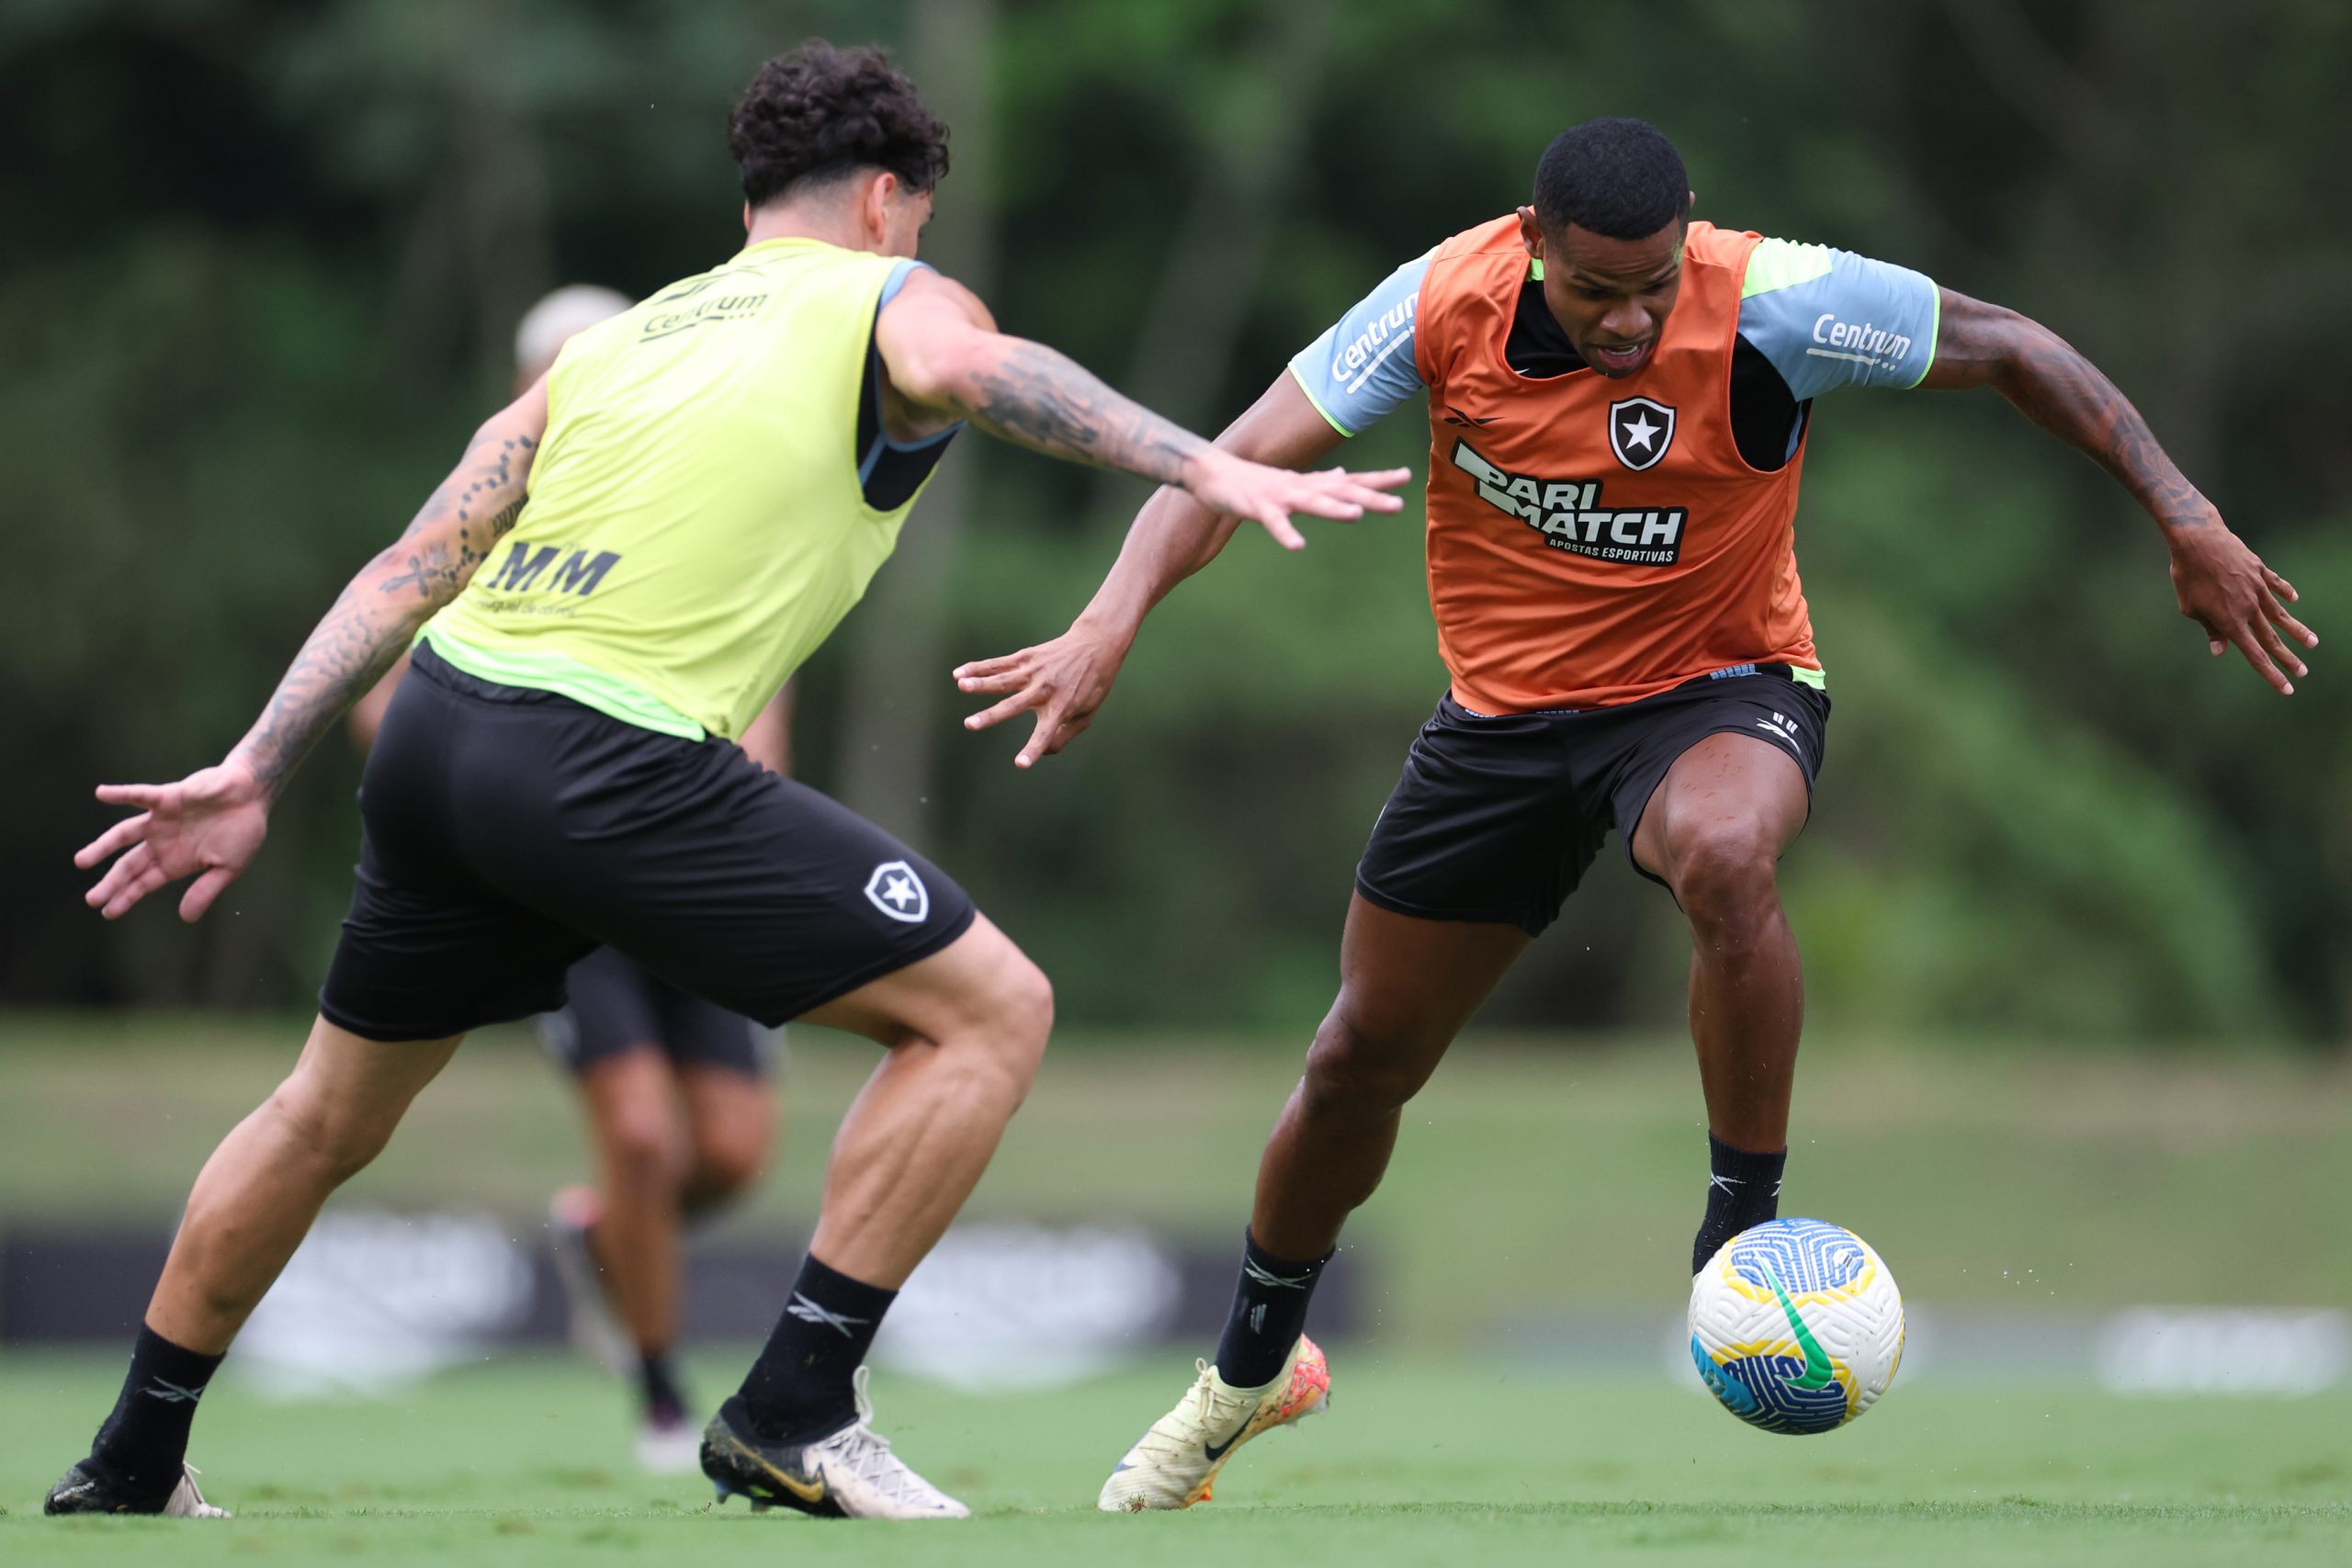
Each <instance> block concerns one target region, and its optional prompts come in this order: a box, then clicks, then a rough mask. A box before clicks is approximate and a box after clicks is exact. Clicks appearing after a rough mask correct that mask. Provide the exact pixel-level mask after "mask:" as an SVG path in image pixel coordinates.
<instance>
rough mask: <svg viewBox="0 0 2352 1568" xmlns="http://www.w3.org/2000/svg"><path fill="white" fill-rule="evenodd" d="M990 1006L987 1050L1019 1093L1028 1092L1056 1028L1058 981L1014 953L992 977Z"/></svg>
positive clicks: (1025, 957)
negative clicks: (1055, 1014) (1055, 1002)
mask: <svg viewBox="0 0 2352 1568" xmlns="http://www.w3.org/2000/svg"><path fill="white" fill-rule="evenodd" d="M987 1011H988V1022H987V1025H986V1028H985V1030H984V1033H985V1034H986V1035H987V1037H988V1040H989V1055H990V1056H991V1057H992V1058H993V1060H994V1061H995V1063H996V1065H997V1066H998V1067H999V1068H1000V1069H1001V1071H1002V1072H1003V1073H1004V1074H1005V1075H1006V1077H1008V1079H1009V1080H1010V1081H1011V1083H1012V1087H1013V1089H1014V1092H1015V1096H1016V1098H1020V1097H1025V1096H1026V1095H1027V1094H1028V1092H1029V1086H1030V1085H1031V1084H1032V1083H1033V1082H1035V1079H1036V1077H1037V1067H1038V1065H1039V1064H1040V1063H1041V1062H1043V1061H1044V1060H1045V1056H1046V1040H1047V1039H1048V1038H1049V1037H1050V1036H1051V1035H1052V1034H1053V1032H1054V983H1053V982H1052V981H1051V980H1049V979H1047V978H1046V972H1045V971H1044V970H1043V969H1040V968H1038V967H1037V965H1036V964H1034V963H1032V962H1031V961H1030V960H1029V959H1028V957H1027V956H1026V955H1023V954H1015V955H1014V957H1013V958H1012V960H1011V961H1009V962H1008V963H1006V964H1003V965H1002V966H1001V968H1000V969H999V970H998V971H997V973H996V975H995V976H994V977H993V978H992V980H991V981H990V984H989V1000H988V1009H987Z"/></svg>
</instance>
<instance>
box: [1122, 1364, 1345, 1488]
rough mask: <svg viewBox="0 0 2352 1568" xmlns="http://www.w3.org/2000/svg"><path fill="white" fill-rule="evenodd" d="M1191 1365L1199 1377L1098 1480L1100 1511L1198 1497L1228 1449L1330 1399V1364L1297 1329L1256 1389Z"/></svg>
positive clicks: (1213, 1480)
mask: <svg viewBox="0 0 2352 1568" xmlns="http://www.w3.org/2000/svg"><path fill="white" fill-rule="evenodd" d="M1193 1366H1194V1367H1195V1368H1196V1369H1197V1370H1198V1371H1199V1372H1200V1376H1199V1378H1198V1379H1197V1380H1195V1381H1194V1382H1193V1386H1192V1387H1191V1388H1189V1389H1187V1390H1186V1391H1185V1393H1184V1397H1183V1398H1182V1399H1180V1400H1178V1401H1177V1402H1176V1408H1175V1409H1173V1410H1171V1411H1170V1412H1169V1413H1168V1414H1167V1415H1165V1416H1161V1417H1160V1418H1159V1420H1158V1421H1155V1422H1153V1423H1152V1427H1151V1430H1150V1431H1148V1432H1146V1433H1145V1434H1144V1435H1143V1436H1142V1437H1141V1438H1138V1439H1137V1440H1136V1446H1135V1447H1134V1448H1131V1449H1129V1450H1127V1457H1126V1458H1125V1459H1123V1460H1121V1461H1119V1462H1118V1465H1117V1466H1116V1467H1115V1468H1114V1469H1113V1471H1112V1472H1111V1478H1110V1479H1109V1480H1108V1481H1105V1482H1104V1483H1103V1495H1101V1496H1100V1497H1098V1498H1096V1499H1095V1504H1094V1506H1096V1507H1098V1508H1101V1509H1102V1510H1103V1512H1104V1513H1108V1514H1139V1513H1142V1512H1143V1511H1144V1510H1145V1509H1147V1508H1189V1507H1191V1506H1193V1504H1195V1503H1205V1502H1207V1501H1208V1500H1209V1491H1210V1488H1212V1487H1214V1486H1215V1485H1216V1476H1217V1472H1219V1471H1221V1470H1223V1469H1224V1468H1225V1461H1227V1460H1229V1459H1231V1458H1232V1457H1233V1450H1236V1449H1238V1448H1239V1447H1240V1446H1241V1445H1242V1444H1244V1443H1246V1442H1248V1441H1249V1440H1250V1438H1254V1437H1256V1436H1257V1435H1258V1434H1259V1433H1261V1432H1271V1431H1272V1430H1273V1429H1274V1428H1275V1427H1287V1426H1289V1425H1290V1424H1291V1423H1292V1422H1294V1421H1298V1420H1302V1419H1304V1418H1306V1416H1314V1415H1318V1414H1320V1413H1321V1412H1322V1410H1323V1409H1324V1407H1325V1406H1326V1405H1327V1404H1329V1402H1330V1398H1331V1368H1330V1365H1329V1363H1328V1362H1327V1361H1325V1360H1324V1359H1323V1352H1322V1350H1321V1349H1320V1348H1317V1345H1316V1343H1315V1341H1314V1340H1312V1339H1309V1338H1307V1337H1306V1336H1305V1335H1303V1334H1302V1335H1300V1336H1299V1339H1298V1343H1297V1344H1296V1345H1294V1346H1292V1347H1291V1352H1290V1359H1288V1360H1285V1361H1284V1362H1283V1370H1282V1371H1281V1373H1280V1374H1279V1375H1278V1376H1276V1377H1275V1379H1274V1381H1273V1382H1270V1383H1268V1384H1266V1385H1265V1386H1264V1387H1263V1388H1235V1387H1234V1386H1233V1385H1232V1384H1230V1383H1228V1382H1226V1381H1225V1380H1224V1379H1223V1378H1221V1377H1219V1376H1217V1375H1216V1368H1215V1367H1212V1366H1210V1365H1209V1364H1208V1363H1207V1362H1206V1361H1195V1362H1193Z"/></svg>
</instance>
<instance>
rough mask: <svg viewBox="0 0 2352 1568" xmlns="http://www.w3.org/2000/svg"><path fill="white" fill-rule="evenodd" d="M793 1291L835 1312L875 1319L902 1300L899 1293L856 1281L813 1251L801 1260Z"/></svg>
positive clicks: (793, 1283) (862, 1281) (863, 1281)
mask: <svg viewBox="0 0 2352 1568" xmlns="http://www.w3.org/2000/svg"><path fill="white" fill-rule="evenodd" d="M792 1288H793V1289H794V1290H795V1291H797V1292H800V1293H802V1294H804V1295H806V1296H808V1297H809V1299H810V1300H811V1301H814V1302H818V1303H821V1304H822V1305H824V1306H827V1307H830V1308H831V1309H832V1310H833V1311H835V1312H844V1313H850V1314H854V1315H856V1316H859V1317H868V1318H876V1319H878V1318H880V1317H881V1315H882V1314H884V1313H886V1312H888V1311H889V1310H890V1303H892V1302H895V1301H897V1300H898V1299H899V1292H896V1291H886V1290H884V1289H883V1288H882V1287H881V1286H879V1285H869V1284H867V1283H866V1282H865V1280H853V1279H851V1278H850V1277H849V1276H848V1275H846V1274H844V1273H842V1271H841V1270H840V1269H834V1268H831V1267H829V1266H827V1265H826V1264H824V1263H822V1262H820V1261H819V1260H818V1258H817V1255H816V1254H815V1253H813V1252H812V1253H810V1254H809V1256H808V1257H806V1258H802V1259H801V1260H800V1277H799V1278H798V1279H797V1280H794V1281H793V1282H792Z"/></svg>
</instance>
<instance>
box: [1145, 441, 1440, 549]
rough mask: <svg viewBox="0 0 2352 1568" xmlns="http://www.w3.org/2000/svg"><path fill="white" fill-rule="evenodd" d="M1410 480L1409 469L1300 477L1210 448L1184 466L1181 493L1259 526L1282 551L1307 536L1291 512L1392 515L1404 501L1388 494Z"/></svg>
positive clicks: (1344, 518) (1349, 518)
mask: <svg viewBox="0 0 2352 1568" xmlns="http://www.w3.org/2000/svg"><path fill="white" fill-rule="evenodd" d="M1412 477H1413V470H1412V469H1410V468H1379V469H1374V470H1372V471H1370V472H1366V473H1351V472H1350V471H1349V470H1347V469H1345V468H1325V469H1323V470H1321V471H1320V472H1318V473H1312V474H1302V473H1298V472H1295V470H1293V469H1290V468H1269V467H1268V466H1266V465H1265V464H1263V463H1253V462H1250V460H1249V459H1248V458H1246V457H1235V456H1233V455H1232V454H1231V453H1230V452H1227V451H1224V450H1222V449H1220V448H1218V447H1215V446H1212V447H1210V448H1208V449H1207V450H1206V451H1204V452H1202V453H1200V454H1199V455H1197V456H1196V457H1193V460H1192V461H1191V462H1190V463H1188V464H1187V465H1185V471H1184V489H1185V490H1187V491H1190V492H1191V493H1192V496H1193V500H1195V501H1197V502H1200V503H1201V504H1202V505H1204V506H1206V507H1208V508H1210V509H1211V510H1212V511H1216V512H1222V513H1225V514H1226V515H1227V516H1229V517H1242V518H1247V519H1249V520H1250V522H1252V523H1256V524H1258V525H1261V527H1263V528H1264V529H1265V530H1266V532H1267V533H1269V534H1272V536H1274V542H1275V543H1276V544H1279V545H1280V546H1282V547H1283V548H1284V549H1286V550H1303V549H1305V548H1306V536H1305V535H1303V534H1301V533H1300V532H1299V531H1298V529H1297V528H1296V527H1295V526H1294V525H1292V523H1291V520H1290V519H1291V514H1292V513H1303V514H1305V515H1306V516H1309V517H1329V518H1334V519H1336V520H1338V521H1340V522H1342V523H1352V522H1354V521H1355V520H1356V519H1357V518H1359V517H1361V516H1363V514H1364V513H1367V512H1395V511H1397V510H1399V509H1401V508H1402V507H1403V506H1404V504H1405V503H1404V502H1403V501H1402V500H1400V499H1399V498H1398V497H1397V496H1395V495H1393V494H1391V493H1389V492H1390V491H1395V490H1397V489H1398V488H1400V487H1401V486H1402V485H1403V484H1404V483H1405V481H1406V480H1408V479H1411V478H1412Z"/></svg>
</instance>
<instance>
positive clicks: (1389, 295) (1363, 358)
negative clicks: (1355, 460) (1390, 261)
mask: <svg viewBox="0 0 2352 1568" xmlns="http://www.w3.org/2000/svg"><path fill="white" fill-rule="evenodd" d="M1434 254H1436V253H1435V252H1434V251H1430V252H1429V253H1426V254H1421V255H1418V256H1415V257H1414V258H1413V259H1412V260H1411V261H1408V262H1407V263H1406V264H1405V265H1403V266H1400V267H1398V268H1397V270H1396V271H1395V272H1392V273H1390V274H1389V275H1388V276H1386V277H1384V278H1382V279H1381V280H1380V285H1379V287H1378V288H1374V290H1373V291H1372V292H1371V293H1369V294H1367V295H1365V296H1364V297H1363V299H1361V300H1358V301H1357V303H1356V306H1355V308H1354V309H1353V310H1350V311H1349V312H1348V313H1347V314H1346V315H1344V316H1342V317H1340V320H1339V321H1338V322H1337V323H1336V324H1335V325H1334V326H1333V327H1332V328H1331V330H1330V331H1329V332H1327V333H1324V334H1323V335H1322V336H1321V337H1318V338H1317V339H1316V340H1315V341H1314V342H1313V343H1310V344H1307V345H1306V347H1305V348H1302V349H1300V350H1299V351H1298V355H1297V357H1295V358H1294V359H1293V360H1292V361H1291V362H1290V373H1291V374H1292V375H1293V376H1294V377H1295V378H1297V379H1298V384H1299V386H1300V388H1301V389H1304V390H1305V391H1306V400H1307V401H1308V402H1311V403H1313V404H1314V405H1315V411H1316V412H1317V413H1319V414H1321V415H1322V416H1323V417H1324V418H1325V419H1327V420H1329V421H1330V422H1331V428H1332V429H1334V430H1336V431H1338V432H1339V433H1340V434H1342V435H1354V434H1358V433H1359V432H1362V431H1364V430H1368V429H1370V428H1371V427H1372V426H1373V425H1374V423H1378V422H1379V420H1380V419H1381V418H1382V417H1383V416H1385V415H1386V414H1388V413H1390V412H1394V411H1395V410H1396V409H1397V406H1398V405H1399V404H1402V403H1405V402H1408V401H1410V400H1411V399H1412V396H1413V394H1414V393H1416V392H1418V391H1419V390H1420V389H1421V371H1420V367H1419V364H1418V363H1417V362H1416V361H1415V359H1414V356H1413V312H1414V310H1415V309H1416V307H1418V306H1419V303H1420V299H1421V276H1422V275H1423V274H1424V273H1426V272H1428V271H1429V269H1430V255H1434Z"/></svg>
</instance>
